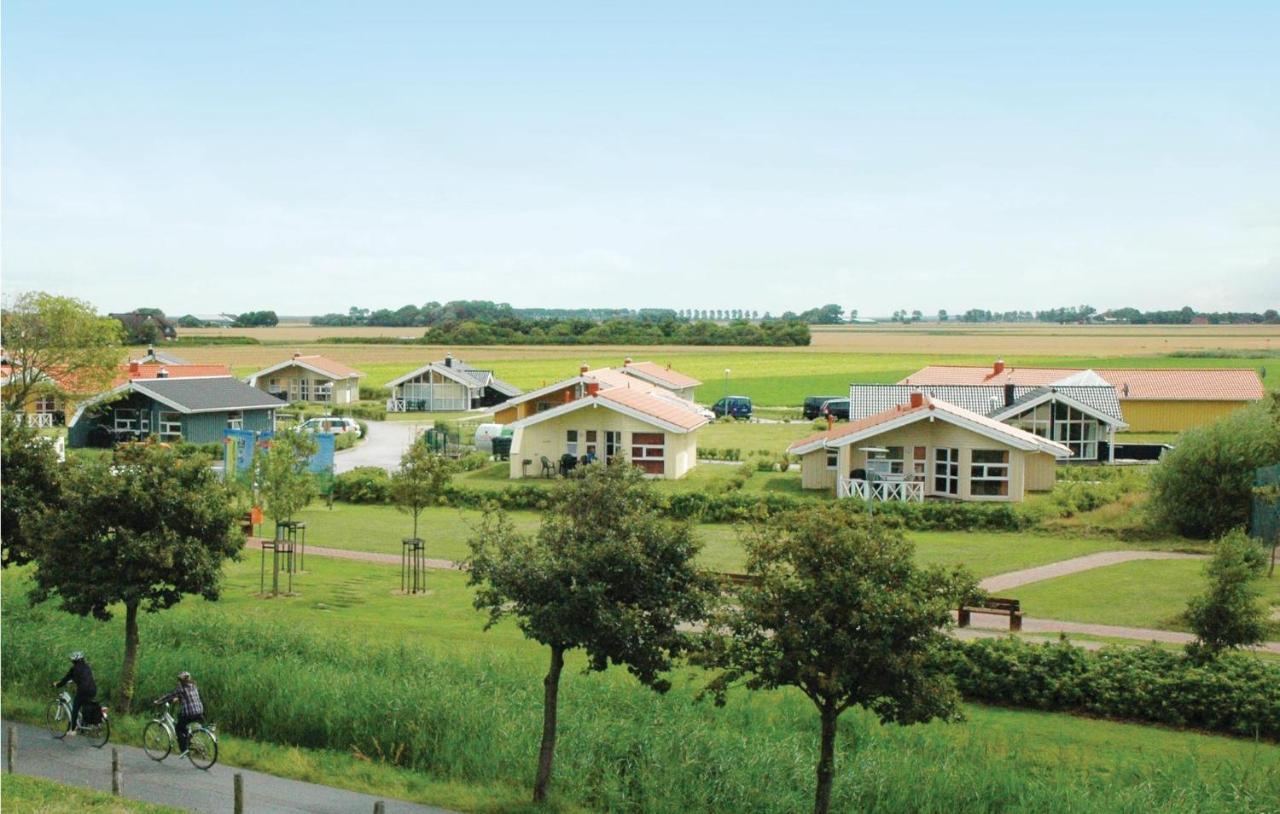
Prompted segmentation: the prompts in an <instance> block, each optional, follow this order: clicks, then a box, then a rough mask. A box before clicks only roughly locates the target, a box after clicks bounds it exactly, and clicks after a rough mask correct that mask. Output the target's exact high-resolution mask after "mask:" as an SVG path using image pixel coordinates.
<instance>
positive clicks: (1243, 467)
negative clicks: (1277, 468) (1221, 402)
mask: <svg viewBox="0 0 1280 814" xmlns="http://www.w3.org/2000/svg"><path fill="white" fill-rule="evenodd" d="M1269 402H1270V403H1269V404H1268V402H1260V403H1257V404H1252V405H1250V406H1248V407H1245V408H1244V409H1242V410H1236V411H1235V412H1233V413H1231V414H1229V415H1227V416H1225V417H1223V418H1220V419H1218V420H1217V421H1215V422H1213V423H1212V424H1206V425H1204V426H1203V427H1196V428H1195V429H1191V430H1187V431H1186V432H1184V433H1182V435H1180V436H1179V437H1178V443H1177V445H1176V446H1175V447H1174V448H1173V449H1172V450H1170V451H1169V452H1168V453H1166V454H1165V456H1164V457H1163V458H1162V459H1161V460H1160V463H1159V464H1157V465H1156V466H1155V467H1154V468H1153V469H1152V471H1151V498H1150V502H1149V506H1150V509H1151V511H1152V513H1153V516H1154V517H1155V519H1156V520H1157V521H1158V522H1160V523H1162V524H1163V525H1166V526H1168V527H1171V528H1173V529H1175V530H1176V531H1177V532H1178V533H1179V534H1183V535H1185V536H1187V537H1199V538H1214V537H1220V536H1221V535H1223V534H1226V533H1227V532H1228V531H1230V530H1231V529H1233V528H1236V527H1237V526H1242V525H1244V524H1245V523H1247V522H1248V519H1249V510H1250V507H1251V505H1252V500H1253V478H1254V472H1255V471H1256V470H1257V469H1258V468H1259V467H1263V466H1269V465H1271V464H1273V463H1275V462H1276V461H1278V460H1280V412H1275V411H1274V410H1272V409H1269V407H1271V406H1272V405H1276V404H1280V396H1277V394H1275V393H1272V394H1271V395H1270V397H1269Z"/></svg>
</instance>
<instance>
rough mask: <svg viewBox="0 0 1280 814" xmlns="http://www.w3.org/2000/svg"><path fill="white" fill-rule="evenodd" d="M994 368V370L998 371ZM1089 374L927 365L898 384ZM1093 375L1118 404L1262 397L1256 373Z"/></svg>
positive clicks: (1040, 380)
mask: <svg viewBox="0 0 1280 814" xmlns="http://www.w3.org/2000/svg"><path fill="white" fill-rule="evenodd" d="M997 368H999V370H998V371H997ZM1086 373H1088V371H1082V370H1080V369H1072V368H1058V367H1013V366H1008V365H1001V364H999V363H997V364H996V365H992V366H990V367H977V366H973V365H929V366H928V367H924V368H921V369H920V370H917V371H916V372H915V373H912V374H911V375H910V376H908V377H906V378H905V379H903V380H902V381H900V382H898V384H914V385H919V386H933V385H948V384H969V385H974V384H994V385H1004V384H1006V383H1008V384H1016V385H1024V386H1031V387H1047V386H1049V385H1059V384H1062V385H1068V384H1076V383H1077V382H1078V381H1080V379H1081V378H1087V377H1084V376H1082V374H1086ZM1093 373H1094V375H1095V376H1097V377H1099V378H1101V379H1102V380H1103V381H1105V382H1107V383H1108V384H1110V385H1113V386H1114V387H1115V388H1116V391H1117V393H1118V395H1119V397H1120V400H1121V401H1128V400H1143V401H1146V400H1152V401H1256V400H1258V399H1261V398H1262V397H1263V396H1265V395H1266V389H1265V388H1264V387H1263V386H1262V380H1261V379H1259V378H1258V374H1257V372H1255V371H1253V370H1249V369H1247V368H1106V369H1102V368H1099V369H1096V370H1094V371H1093Z"/></svg>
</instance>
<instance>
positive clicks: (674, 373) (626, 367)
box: [618, 356, 702, 401]
mask: <svg viewBox="0 0 1280 814" xmlns="http://www.w3.org/2000/svg"><path fill="white" fill-rule="evenodd" d="M618 372H620V373H624V374H626V375H628V376H634V377H635V378H637V379H639V380H641V381H644V382H648V383H649V384H654V385H657V386H658V387H661V388H662V389H664V390H668V391H670V392H672V393H675V394H676V395H677V396H679V397H680V398H682V399H686V400H688V401H693V400H694V392H695V391H696V390H697V389H698V385H700V384H702V382H700V381H699V380H697V379H695V378H693V377H692V376H686V375H685V374H683V373H681V372H680V371H678V370H672V369H671V365H666V366H665V367H664V366H663V365H659V364H655V363H654V362H633V361H632V360H631V357H630V356H628V357H627V358H626V359H625V360H623V362H622V367H620V368H618Z"/></svg>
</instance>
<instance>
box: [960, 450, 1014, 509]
mask: <svg viewBox="0 0 1280 814" xmlns="http://www.w3.org/2000/svg"><path fill="white" fill-rule="evenodd" d="M987 452H990V453H996V454H999V455H1000V456H1001V460H1000V461H998V462H997V461H975V460H974V456H976V455H978V454H979V453H987ZM979 484H984V485H985V484H995V485H996V489H997V491H996V493H995V494H988V493H985V492H979V491H977V490H976V489H975V487H977V486H978V485H979ZM969 495H970V496H972V497H975V498H1007V497H1008V496H1009V451H1008V450H1004V449H974V450H970V452H969Z"/></svg>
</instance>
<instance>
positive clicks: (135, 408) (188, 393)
mask: <svg viewBox="0 0 1280 814" xmlns="http://www.w3.org/2000/svg"><path fill="white" fill-rule="evenodd" d="M280 406H281V405H280V400H279V399H277V398H275V397H274V396H272V395H270V394H268V393H264V392H263V391H261V390H259V389H257V388H256V387H250V386H249V385H247V384H245V383H244V382H242V381H240V380H239V379H237V378H235V377H233V376H193V377H185V378H172V379H167V378H160V379H135V380H133V381H128V382H125V383H124V384H121V385H119V386H118V387H115V388H112V389H111V390H108V391H107V392H105V393H102V394H100V395H98V396H95V397H94V398H92V399H89V400H88V401H85V402H83V403H82V404H81V405H80V407H79V408H78V409H77V410H76V412H75V415H74V416H73V417H72V419H71V421H70V422H69V424H68V429H67V443H68V445H69V446H72V447H86V446H110V445H112V444H114V443H115V442H116V441H122V440H135V439H140V438H149V437H151V436H153V435H154V436H157V437H159V438H160V440H162V441H186V442H188V443H192V444H212V443H219V442H221V441H222V431H223V430H226V429H236V430H258V431H270V430H272V429H274V428H275V411H276V410H277V409H278V408H279V407H280Z"/></svg>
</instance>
